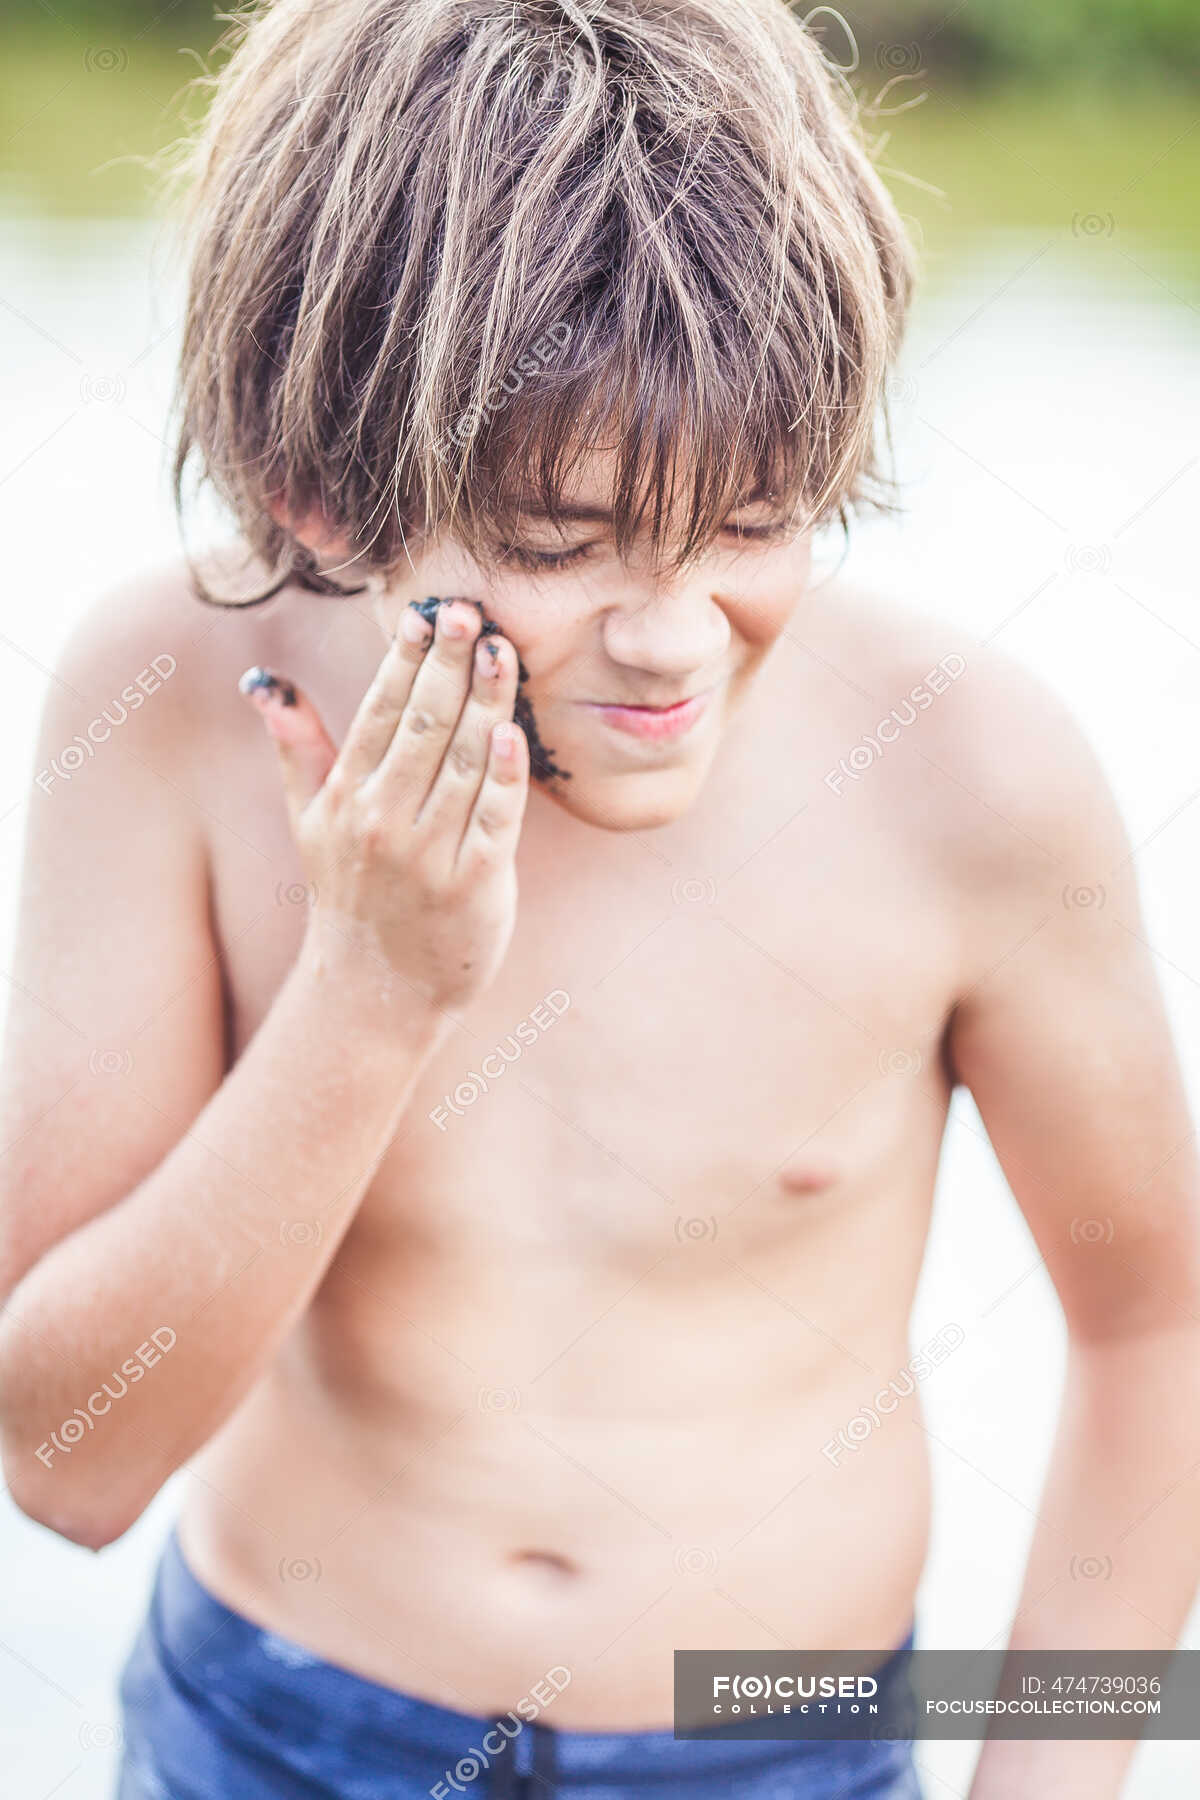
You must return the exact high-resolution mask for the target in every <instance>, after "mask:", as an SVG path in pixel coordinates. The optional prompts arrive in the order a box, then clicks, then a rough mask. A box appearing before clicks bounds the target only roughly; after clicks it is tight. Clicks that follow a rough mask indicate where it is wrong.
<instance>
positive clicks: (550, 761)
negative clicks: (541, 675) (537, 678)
mask: <svg viewBox="0 0 1200 1800" xmlns="http://www.w3.org/2000/svg"><path fill="white" fill-rule="evenodd" d="M449 600H463V601H465V602H466V604H467V605H468V606H473V607H474V608H475V611H476V612H477V613H478V614H479V616H480V618H481V619H482V620H483V626H482V629H481V630H480V633H479V635H480V637H481V638H486V637H495V636H497V635H501V636H502V635H503V633H501V631H500V627H499V625H497V623H496V621H495V619H489V618H488V616H487V614H486V612H485V611H484V609H483V607H482V606H481V605H480V603H479V601H478V600H471V599H470V598H468V596H467V595H466V594H431V595H430V596H429V598H428V600H410V601H409V603H408V604H409V605H410V606H411V607H412V608H413V609H414V611H416V612H419V613H420V615H421V617H422V618H423V619H426V620H427V621H428V622H429V624H430V625H432V624H433V622H434V619H435V617H436V615H437V609H438V607H439V606H443V605H445V604H446V602H447V601H449ZM514 648H515V646H514ZM528 680H529V670H528V669H527V668H526V667H525V664H524V663H523V662H522V661H521V655H520V652H519V651H518V652H517V698H516V702H515V704H514V706H513V717H514V719H515V720H516V722H517V724H518V725H519V726H520V727H521V730H522V731H523V732H524V733H525V736H526V737H527V739H528V740H529V767H530V770H531V772H532V774H533V776H534V779H535V780H537V781H554V780H558V781H570V779H571V775H570V771H569V770H568V769H560V768H559V767H558V764H557V763H556V762H555V761H554V752H553V750H547V749H546V747H545V745H544V744H543V743H542V738H541V733H540V732H539V731H538V728H537V720H536V719H535V718H534V716H533V708H532V707H531V706H530V704H529V700H528V698H527V696H526V694H525V691H524V689H525V683H526V682H527V681H528Z"/></svg>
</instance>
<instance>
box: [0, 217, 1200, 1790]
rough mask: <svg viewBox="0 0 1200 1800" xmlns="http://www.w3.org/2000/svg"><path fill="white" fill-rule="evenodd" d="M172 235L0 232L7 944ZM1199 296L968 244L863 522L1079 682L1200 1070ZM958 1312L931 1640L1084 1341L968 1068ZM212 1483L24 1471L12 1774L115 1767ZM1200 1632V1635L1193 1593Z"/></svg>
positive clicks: (923, 1325) (928, 307)
mask: <svg viewBox="0 0 1200 1800" xmlns="http://www.w3.org/2000/svg"><path fill="white" fill-rule="evenodd" d="M1118 241H1119V242H1120V248H1119V249H1118V247H1117V244H1118ZM157 242H159V240H158V239H157V238H156V236H155V232H154V228H153V227H151V226H150V225H148V224H146V223H144V222H142V221H140V220H132V219H131V220H129V221H124V222H123V221H121V220H116V221H114V220H106V221H98V222H89V221H83V220H80V219H75V218H72V219H69V220H64V221H62V222H60V223H54V222H51V221H49V220H45V219H40V218H33V217H30V218H27V219H18V218H11V219H9V220H8V221H7V222H6V223H4V224H3V226H2V228H0V351H2V354H3V362H4V366H5V368H6V371H7V375H8V380H7V388H6V405H5V408H4V411H3V414H2V415H0V507H2V508H3V518H4V536H5V541H6V543H7V544H8V546H9V550H8V562H7V568H6V574H5V578H4V585H5V600H4V606H3V619H2V621H0V670H2V673H3V695H4V704H3V707H2V708H0V732H2V733H3V751H4V754H3V755H2V756H0V934H2V946H3V957H2V959H0V968H3V969H5V970H7V968H8V966H9V962H8V951H9V934H10V927H11V918H12V909H13V903H14V898H15V895H16V891H17V885H18V881H19V876H20V852H21V840H22V830H23V822H24V815H25V804H26V800H27V797H28V795H29V793H30V788H31V783H32V778H33V769H32V761H31V759H32V747H33V736H34V731H35V727H36V720H37V714H38V709H39V706H40V703H41V697H42V693H43V689H44V683H45V679H46V670H47V668H48V667H49V666H50V665H51V664H52V663H53V659H54V656H55V653H56V648H57V646H58V645H59V643H60V641H61V639H62V638H63V635H64V633H65V632H66V630H67V629H68V627H69V626H70V624H71V622H72V621H73V619H74V618H75V616H76V615H77V613H78V611H79V609H80V608H81V607H82V606H84V605H85V604H86V603H87V602H88V600H89V599H90V598H91V597H92V596H93V595H94V594H95V593H96V591H97V590H98V589H99V588H101V587H102V586H103V585H105V584H106V583H108V582H109V581H110V580H112V579H113V578H115V577H118V576H123V575H125V574H127V573H128V572H129V571H130V570H132V569H133V568H135V567H136V566H137V565H139V564H141V563H143V562H152V561H156V560H158V559H159V558H161V557H163V556H169V555H171V554H173V553H174V552H175V550H176V548H177V538H176V533H175V526H174V522H173V517H172V514H171V511H170V507H169V503H168V497H167V483H166V475H165V467H166V450H165V445H164V429H165V427H164V415H165V409H166V402H167V397H168V392H169V384H170V377H171V365H172V357H173V353H174V347H175V332H176V327H177V320H178V312H179V291H178V282H177V275H176V273H175V272H173V271H172V270H171V269H170V268H169V267H168V266H165V265H164V260H163V256H162V253H161V251H159V252H158V253H155V245H156V243H157ZM1189 294H1191V295H1192V297H1193V298H1194V295H1195V288H1194V285H1193V286H1191V287H1189V285H1188V281H1187V278H1186V277H1185V276H1184V275H1183V274H1182V273H1181V272H1179V271H1177V270H1175V269H1174V268H1173V267H1172V266H1171V264H1170V262H1169V261H1164V260H1163V257H1162V254H1161V252H1160V250H1158V249H1157V248H1155V247H1152V246H1149V245H1147V246H1139V245H1138V244H1136V243H1135V242H1130V241H1129V240H1128V239H1127V238H1126V239H1123V240H1112V241H1110V240H1109V239H1108V238H1107V237H1106V236H1105V235H1104V234H1103V233H1100V234H1096V235H1089V234H1088V233H1086V232H1085V233H1078V232H1072V230H1071V229H1070V227H1069V224H1065V225H1064V226H1063V227H1062V228H1061V229H1059V230H1056V231H1044V232H1041V233H1038V232H1036V231H1035V232H1034V233H1033V234H1032V235H1031V236H1027V235H1022V234H1019V233H1018V234H1014V235H1012V236H997V235H994V234H993V235H989V236H980V237H978V238H973V239H972V240H971V241H970V242H969V243H966V244H960V245H959V247H958V252H957V254H956V257H955V260H954V264H953V267H952V268H946V269H943V270H942V271H941V273H940V275H939V279H938V281H937V283H936V285H935V286H934V287H933V288H932V289H931V290H930V291H929V292H927V293H926V294H925V295H924V296H923V297H922V300H921V302H920V305H919V306H918V309H917V313H916V316H915V321H914V326H913V331H912V335H911V338H910V341H909V345H908V348H907V352H906V355H905V358H904V363H903V368H902V371H901V373H900V376H899V378H898V379H897V381H896V383H895V397H896V411H897V424H898V427H899V434H900V444H899V449H900V460H901V467H902V469H903V471H904V473H905V475H906V477H907V479H908V482H909V503H910V510H909V514H908V516H907V518H905V519H904V520H903V521H902V522H900V523H899V524H893V523H886V524H883V523H881V524H873V525H871V526H868V527H860V528H859V530H858V532H857V533H856V536H855V539H854V547H853V549H852V552H851V560H850V563H849V565H848V570H849V572H851V573H853V572H859V573H861V574H862V575H863V576H864V577H865V578H869V579H870V580H872V581H873V582H876V583H878V584H880V585H881V586H882V587H883V588H884V589H885V590H886V591H889V592H892V593H894V594H895V595H896V596H897V598H898V599H905V600H908V601H911V602H915V603H917V604H921V605H924V606H927V607H928V608H929V609H930V610H931V611H933V612H935V613H938V614H940V615H941V616H942V617H943V618H945V619H946V620H948V621H950V622H951V624H953V623H954V622H957V621H961V624H962V626H963V627H965V628H966V629H967V630H968V631H970V632H972V633H975V634H978V635H981V636H985V637H988V636H990V637H994V638H995V639H996V641H998V642H999V643H1001V644H1003V645H1004V646H1005V647H1006V648H1007V649H1008V650H1010V651H1012V652H1013V653H1014V654H1016V655H1017V656H1019V657H1021V658H1023V659H1025V660H1026V661H1027V662H1028V663H1029V664H1030V665H1031V666H1032V667H1034V668H1035V669H1036V670H1037V671H1038V672H1039V673H1040V674H1041V675H1042V676H1043V677H1045V678H1046V679H1047V680H1049V681H1050V682H1051V684H1052V685H1053V686H1054V687H1055V688H1056V689H1057V690H1058V691H1059V692H1060V693H1061V694H1062V695H1063V696H1064V697H1065V699H1066V700H1067V701H1068V703H1069V704H1070V706H1071V707H1072V708H1073V710H1074V712H1075V713H1076V715H1077V717H1078V718H1079V720H1080V721H1081V723H1082V724H1083V726H1084V727H1085V729H1086V730H1087V731H1088V733H1089V734H1090V736H1091V738H1092V740H1093V742H1094V743H1095V745H1096V746H1097V748H1098V750H1099V752H1100V754H1101V756H1102V758H1103V760H1104V763H1105V765H1106V767H1107V769H1108V772H1109V775H1110V777H1111V780H1112V782H1113V785H1114V787H1115V790H1116V792H1117V795H1118V798H1119V800H1120V803H1121V805H1122V808H1123V811H1124V814H1125V818H1126V820H1127V823H1128V827H1129V831H1130V834H1131V838H1132V841H1133V843H1134V844H1135V845H1136V846H1137V847H1138V848H1137V866H1138V868H1139V871H1140V877H1141V883H1142V892H1143V897H1144V902H1145V907H1146V916H1147V931H1148V937H1149V940H1150V942H1151V944H1152V946H1153V949H1154V952H1155V956H1156V960H1157V967H1158V971H1159V974H1160V977H1161V980H1162V984H1163V987H1164V990H1165V993H1166V997H1167V1001H1168V1005H1169V1008H1170V1012H1171V1016H1172V1020H1173V1024H1174V1028H1175V1032H1176V1038H1177V1043H1178V1047H1179V1051H1180V1055H1181V1057H1182V1059H1183V1062H1184V1065H1185V1070H1186V1074H1187V1078H1188V1081H1189V1086H1190V1091H1191V1093H1192V1095H1193V1096H1194V1097H1196V1096H1200V924H1198V919H1200V909H1198V908H1197V904H1196V901H1197V892H1196V877H1197V870H1198V867H1200V856H1198V850H1200V844H1198V837H1200V805H1197V804H1196V801H1197V797H1198V795H1200V736H1198V733H1197V720H1198V718H1200V713H1198V711H1197V703H1198V701H1200V619H1197V617H1196V611H1195V607H1194V604H1193V602H1194V596H1195V593H1196V572H1195V566H1194V550H1193V544H1194V529H1193V526H1194V520H1195V518H1196V516H1197V512H1198V510H1200V444H1198V443H1197V435H1196V421H1197V419H1198V418H1200V310H1198V309H1197V306H1196V305H1194V304H1192V303H1191V300H1190V299H1189V298H1188V297H1187V296H1188V295H1189ZM836 550H837V546H832V547H831V551H830V555H829V558H828V562H829V564H830V566H832V563H833V561H834V560H835V556H836ZM952 641H953V633H952V631H951V632H950V634H949V642H951V643H952ZM130 829H131V830H135V829H136V821H131V822H130ZM113 853H114V855H118V854H119V853H120V846H119V844H114V846H113ZM83 878H85V877H84V876H82V875H81V879H83ZM950 1322H954V1323H957V1324H958V1325H959V1326H960V1327H961V1328H962V1330H963V1331H964V1333H965V1341H964V1343H963V1345H962V1347H961V1348H960V1349H959V1350H957V1351H956V1352H955V1354H954V1355H952V1356H951V1357H949V1359H948V1360H947V1361H946V1362H945V1363H944V1364H943V1365H942V1366H941V1367H940V1368H938V1369H937V1371H936V1372H935V1373H934V1375H933V1376H932V1377H931V1378H930V1379H929V1380H927V1381H926V1383H925V1384H924V1387H923V1389H922V1394H923V1399H924V1404H925V1408H926V1417H927V1422H928V1426H929V1429H930V1432H931V1434H932V1436H931V1448H932V1454H933V1463H934V1470H935V1482H936V1490H935V1491H936V1512H935V1530H934V1539H933V1548H932V1554H931V1557H930V1561H929V1564H928V1569H927V1573H926V1578H925V1581H924V1584H923V1587H922V1591H921V1595H920V1602H919V1611H918V1621H919V1635H918V1644H920V1645H925V1646H929V1647H948V1646H955V1645H963V1646H979V1645H988V1644H999V1643H1001V1642H1002V1641H1003V1634H1004V1632H1005V1630H1006V1626H1007V1623H1008V1620H1009V1618H1010V1615H1011V1611H1012V1609H1013V1607H1014V1605H1015V1601H1016V1594H1017V1589H1018V1583H1019V1579H1020V1573H1021V1568H1022V1563H1023V1558H1024V1555H1025V1551H1026V1548H1027V1544H1028V1539H1029V1535H1030V1531H1031V1528H1032V1525H1033V1515H1034V1508H1035V1507H1036V1504H1037V1495H1038V1489H1039V1483H1040V1480H1041V1476H1042V1472H1043V1468H1044V1464H1045V1459H1046V1456H1047V1452H1048V1447H1049V1441H1050V1434H1051V1431H1052V1427H1053V1422H1054V1415H1055V1409H1056V1404H1057V1399H1058V1393H1059V1385H1060V1380H1061V1373H1062V1358H1063V1338H1062V1332H1061V1329H1060V1322H1059V1315H1058V1310H1057V1304H1056V1302H1055V1300H1054V1297H1053V1292H1052V1290H1051V1288H1050V1287H1049V1284H1048V1281H1047V1279H1046V1276H1045V1274H1044V1272H1043V1270H1042V1268H1041V1264H1040V1260H1039V1257H1038V1255H1037V1252H1036V1250H1035V1248H1034V1246H1033V1243H1032V1240H1031V1238H1030V1236H1029V1233H1028V1231H1027V1230H1026V1229H1025V1226H1024V1224H1023V1222H1022V1220H1021V1218H1020V1215H1019V1213H1018V1212H1017V1210H1016V1208H1015V1205H1014V1203H1013V1202H1012V1200H1011V1198H1010V1196H1009V1194H1008V1190H1007V1187H1006V1185H1005V1183H1004V1181H1003V1179H1002V1177H1001V1175H1000V1173H999V1170H998V1168H997V1165H996V1163H995V1160H994V1158H993V1156H992V1153H991V1151H990V1149H989V1147H988V1145H987V1142H986V1138H985V1137H984V1135H983V1132H982V1129H981V1126H980V1123H979V1120H978V1116H977V1114H976V1113H975V1111H974V1108H973V1106H972V1105H971V1103H970V1101H969V1100H967V1099H966V1098H965V1097H964V1096H963V1095H961V1094H960V1095H959V1096H958V1097H957V1098H956V1102H955V1107H954V1113H953V1117H952V1122H951V1124H950V1127H949V1130H948V1133H947V1138H946V1144H945V1153H944V1157H943V1163H942V1168H941V1174H940V1181H939V1188H938V1196H937V1205H936V1212H935V1223H934V1230H933V1235H932V1240H931V1243H930V1248H929V1253H928V1260H927V1265H926V1269H925V1273H924V1277H923V1281H922V1286H921V1291H920V1296H919V1304H918V1308H917V1313H916V1317H915V1319H914V1322H913V1331H912V1341H913V1344H914V1346H915V1345H919V1344H922V1343H924V1342H925V1341H926V1340H927V1339H928V1338H930V1337H931V1336H932V1335H933V1334H934V1332H936V1331H938V1330H939V1329H941V1328H942V1327H943V1326H945V1325H946V1324H947V1323H950ZM187 1480H188V1475H187V1474H186V1472H184V1473H182V1474H181V1475H179V1476H177V1477H176V1481H175V1483H174V1484H173V1486H172V1488H169V1489H168V1490H167V1491H166V1492H164V1493H163V1494H162V1495H161V1496H160V1497H159V1499H158V1501H157V1502H156V1503H155V1505H154V1506H153V1508H152V1509H151V1510H150V1512H149V1513H148V1514H147V1515H146V1516H145V1517H144V1518H143V1519H142V1520H141V1521H140V1523H139V1524H138V1525H137V1527H136V1528H135V1529H134V1530H133V1531H131V1532H130V1533H129V1534H128V1536H127V1537H126V1538H124V1539H122V1540H121V1541H120V1542H119V1543H117V1544H115V1545H113V1546H111V1547H110V1548H108V1549H106V1550H105V1551H104V1552H103V1553H101V1554H100V1555H98V1556H96V1555H92V1554H91V1553H89V1552H87V1551H84V1550H79V1549H75V1548H73V1547H72V1546H71V1545H69V1544H67V1543H65V1542H63V1541H61V1540H59V1539H57V1538H55V1537H54V1536H53V1535H52V1534H50V1533H49V1532H47V1531H45V1530H42V1529H40V1528H39V1527H37V1526H35V1525H33V1524H31V1523H30V1522H29V1521H28V1520H26V1519H25V1518H24V1517H23V1516H22V1515H20V1514H19V1513H18V1512H17V1511H16V1509H15V1508H14V1507H13V1506H12V1505H11V1503H10V1502H9V1501H8V1500H7V1497H6V1496H0V1559H2V1565H3V1582H2V1589H0V1591H2V1593H3V1602H2V1604H0V1766H2V1767H3V1768H4V1770H5V1777H4V1793H5V1794H6V1795H9V1796H11V1797H12V1800H51V1797H52V1796H53V1797H54V1800H102V1797H103V1796H105V1795H107V1794H108V1792H109V1784H110V1782H111V1772H112V1766H113V1763H114V1761H115V1752H114V1741H115V1735H116V1730H117V1715H116V1710H115V1685H114V1684H115V1677H116V1673H117V1671H118V1669H119V1666H120V1663H121V1661H122V1659H123V1657H124V1655H125V1653H126V1651H127V1649H128V1646H129V1644H130V1642H131V1640H132V1637H133V1634H134V1632H135V1630H136V1628H137V1625H138V1623H139V1620H140V1617H141V1614H142V1611H143V1608H144V1605H145V1601H146V1597H147V1591H148V1582H149V1579H150V1575H151V1570H152V1564H153V1560H154V1558H155V1555H156V1553H157V1550H158V1548H159V1545H160V1543H161V1541H162V1538H163V1536H164V1534H165V1532H166V1530H167V1528H168V1525H169V1522H170V1519H171V1517H172V1515H173V1512H174V1509H175V1505H176V1503H177V1497H178V1489H179V1485H180V1484H182V1483H184V1482H186V1481H187ZM1184 1641H1185V1644H1186V1645H1187V1646H1189V1647H1200V1639H1198V1637H1197V1618H1196V1617H1195V1616H1193V1619H1192V1621H1191V1624H1190V1627H1189V1631H1188V1634H1187V1636H1186V1638H1185V1640H1184ZM975 1755H976V1746H974V1745H972V1744H969V1743H967V1744H954V1743H950V1744H940V1745H939V1744H934V1745H925V1746H921V1747H919V1751H918V1759H919V1766H920V1768H921V1771H922V1778H923V1781H924V1785H925V1790H926V1794H927V1796H928V1800H948V1797H950V1796H964V1795H965V1794H966V1790H967V1784H968V1781H969V1774H970V1768H971V1766H972V1764H973V1762H974V1758H975ZM1197 1792H1200V1745H1197V1744H1174V1743H1168V1744H1158V1745H1148V1746H1143V1747H1142V1749H1141V1750H1140V1751H1139V1752H1138V1757H1137V1761H1136V1765H1135V1774H1134V1778H1133V1780H1132V1783H1131V1785H1130V1788H1129V1800H1180V1796H1182V1795H1183V1794H1185V1793H1197ZM231 1800H236V1797H234V1796H231ZM1014 1800H1020V1797H1019V1796H1014Z"/></svg>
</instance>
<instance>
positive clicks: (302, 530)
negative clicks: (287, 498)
mask: <svg viewBox="0 0 1200 1800" xmlns="http://www.w3.org/2000/svg"><path fill="white" fill-rule="evenodd" d="M267 510H268V512H269V513H270V515H271V517H272V518H273V519H274V521H275V523H276V524H277V525H282V526H283V528H284V530H285V531H290V532H291V534H292V536H293V537H294V538H297V539H298V540H299V542H300V543H302V544H303V545H304V547H305V549H306V550H312V551H314V552H320V553H321V554H325V553H327V552H328V553H329V554H331V555H333V556H335V557H339V558H342V559H345V558H347V557H349V555H350V545H349V543H348V542H347V540H346V538H345V536H344V535H342V534H341V533H339V532H338V531H337V530H336V529H335V528H334V526H333V525H332V524H331V523H330V521H329V518H328V515H327V514H326V513H324V512H323V511H322V509H321V508H320V507H319V506H313V507H310V508H309V510H308V511H307V512H306V513H304V514H303V515H302V516H301V517H300V518H299V519H293V518H292V516H291V514H290V513H289V512H288V509H287V507H286V505H285V504H284V500H283V496H282V495H275V496H273V497H272V498H271V499H270V500H268V501H267Z"/></svg>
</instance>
